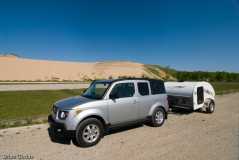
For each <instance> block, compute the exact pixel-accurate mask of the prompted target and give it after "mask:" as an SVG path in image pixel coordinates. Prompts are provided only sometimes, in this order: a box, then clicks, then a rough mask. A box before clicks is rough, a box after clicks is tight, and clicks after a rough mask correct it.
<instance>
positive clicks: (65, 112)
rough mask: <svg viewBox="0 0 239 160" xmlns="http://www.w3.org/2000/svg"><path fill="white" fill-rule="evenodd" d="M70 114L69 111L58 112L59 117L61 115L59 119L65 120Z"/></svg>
mask: <svg viewBox="0 0 239 160" xmlns="http://www.w3.org/2000/svg"><path fill="white" fill-rule="evenodd" d="M68 114H69V112H68V111H59V113H58V117H59V119H62V120H64V119H66V118H67V116H68Z"/></svg>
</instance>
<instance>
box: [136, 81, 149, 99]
mask: <svg viewBox="0 0 239 160" xmlns="http://www.w3.org/2000/svg"><path fill="white" fill-rule="evenodd" d="M137 85H138V90H139V94H140V95H142V96H146V95H149V86H148V83H145V82H139V83H138V84H137Z"/></svg>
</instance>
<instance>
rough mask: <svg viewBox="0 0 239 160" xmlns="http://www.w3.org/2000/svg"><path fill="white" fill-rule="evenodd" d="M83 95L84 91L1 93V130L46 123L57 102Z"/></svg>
mask: <svg viewBox="0 0 239 160" xmlns="http://www.w3.org/2000/svg"><path fill="white" fill-rule="evenodd" d="M81 93H82V90H57V91H9V92H0V128H5V127H11V126H19V125H27V124H33V123H41V122H45V121H46V120H47V115H48V114H49V112H50V109H51V106H52V104H53V103H54V102H55V101H57V100H59V99H62V98H66V97H70V96H75V95H80V94H81Z"/></svg>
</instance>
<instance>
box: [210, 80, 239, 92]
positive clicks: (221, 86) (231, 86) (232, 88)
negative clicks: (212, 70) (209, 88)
mask: <svg viewBox="0 0 239 160" xmlns="http://www.w3.org/2000/svg"><path fill="white" fill-rule="evenodd" d="M212 85H213V87H214V89H215V91H216V94H226V93H232V92H238V91H239V82H230V83H229V82H214V83H212Z"/></svg>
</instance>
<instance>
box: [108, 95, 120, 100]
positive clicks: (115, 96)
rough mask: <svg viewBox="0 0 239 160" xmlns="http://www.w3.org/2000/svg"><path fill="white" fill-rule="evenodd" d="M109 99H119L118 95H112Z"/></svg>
mask: <svg viewBox="0 0 239 160" xmlns="http://www.w3.org/2000/svg"><path fill="white" fill-rule="evenodd" d="M109 97H110V99H113V100H114V99H116V98H118V96H117V95H116V94H110V96H109Z"/></svg>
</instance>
